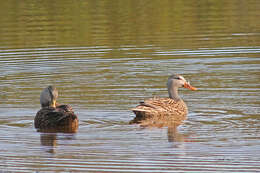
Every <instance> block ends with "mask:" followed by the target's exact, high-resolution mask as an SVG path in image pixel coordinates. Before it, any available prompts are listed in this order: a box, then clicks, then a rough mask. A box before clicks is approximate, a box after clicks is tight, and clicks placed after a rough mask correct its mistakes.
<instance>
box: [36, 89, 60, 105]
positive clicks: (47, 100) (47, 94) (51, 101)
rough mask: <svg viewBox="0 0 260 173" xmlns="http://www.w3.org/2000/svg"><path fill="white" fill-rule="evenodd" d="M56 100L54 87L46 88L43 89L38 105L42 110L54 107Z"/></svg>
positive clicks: (56, 91)
mask: <svg viewBox="0 0 260 173" xmlns="http://www.w3.org/2000/svg"><path fill="white" fill-rule="evenodd" d="M57 98H58V90H57V89H56V88H55V87H54V86H51V85H50V86H48V87H47V88H44V89H43V91H42V93H41V96H40V103H41V106H42V108H44V107H54V108H55V107H56V100H57Z"/></svg>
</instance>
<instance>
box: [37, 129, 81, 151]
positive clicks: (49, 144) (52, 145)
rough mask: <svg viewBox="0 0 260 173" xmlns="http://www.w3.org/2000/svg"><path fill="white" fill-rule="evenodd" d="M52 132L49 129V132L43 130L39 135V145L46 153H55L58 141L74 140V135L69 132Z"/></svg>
mask: <svg viewBox="0 0 260 173" xmlns="http://www.w3.org/2000/svg"><path fill="white" fill-rule="evenodd" d="M60 132H61V131H54V130H53V129H50V131H47V130H45V131H44V132H41V134H40V141H41V145H42V146H44V149H46V152H48V153H52V154H54V153H56V147H57V145H58V141H59V140H74V139H75V135H76V133H73V132H71V130H69V131H65V130H64V131H62V133H60Z"/></svg>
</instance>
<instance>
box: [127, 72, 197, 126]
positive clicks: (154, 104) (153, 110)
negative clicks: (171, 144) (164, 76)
mask: <svg viewBox="0 0 260 173" xmlns="http://www.w3.org/2000/svg"><path fill="white" fill-rule="evenodd" d="M167 87H168V93H169V97H168V98H160V97H154V98H150V99H147V100H145V101H144V102H140V105H138V106H137V107H136V108H134V109H132V111H133V112H134V113H135V115H136V117H135V118H134V119H133V120H132V121H130V123H131V124H132V123H141V124H142V125H143V126H168V125H172V124H174V125H180V124H181V123H182V122H183V120H185V119H186V117H187V113H188V108H187V106H186V104H185V102H184V101H183V100H182V99H181V98H180V96H179V95H178V88H180V87H184V88H188V89H190V90H197V89H196V88H195V87H193V86H191V85H190V83H189V82H188V81H186V80H185V79H184V77H182V76H180V75H172V76H170V77H169V78H168V82H167Z"/></svg>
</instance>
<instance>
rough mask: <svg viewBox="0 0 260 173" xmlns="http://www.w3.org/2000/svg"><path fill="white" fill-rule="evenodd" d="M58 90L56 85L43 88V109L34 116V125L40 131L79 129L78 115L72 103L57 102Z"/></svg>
mask: <svg viewBox="0 0 260 173" xmlns="http://www.w3.org/2000/svg"><path fill="white" fill-rule="evenodd" d="M57 98H58V90H57V89H56V87H55V86H52V85H50V86H48V87H46V88H44V89H43V91H42V92H41V95H40V104H41V109H40V110H39V111H38V112H37V113H36V116H35V118H34V127H35V128H36V129H37V131H40V132H68V133H75V132H77V130H78V122H79V120H78V116H77V115H76V114H75V113H74V111H73V109H72V107H71V106H70V105H60V104H59V103H57Z"/></svg>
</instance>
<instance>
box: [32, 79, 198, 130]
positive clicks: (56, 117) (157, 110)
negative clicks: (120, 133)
mask: <svg viewBox="0 0 260 173" xmlns="http://www.w3.org/2000/svg"><path fill="white" fill-rule="evenodd" d="M167 87H168V93H169V98H159V97H155V98H150V99H147V100H145V101H144V102H140V104H139V105H138V106H137V107H136V108H134V109H132V111H133V112H134V113H135V115H136V117H135V118H134V119H133V120H132V121H130V123H131V124H132V123H140V124H142V125H144V126H146V125H147V126H149V125H156V126H158V125H159V126H164V125H169V124H175V125H179V124H181V123H182V121H183V120H185V119H186V116H187V113H188V109H187V106H186V104H185V103H184V101H183V100H182V99H181V98H180V97H179V95H178V88H180V87H185V88H188V89H190V90H197V89H196V88H195V87H193V86H191V85H190V84H189V82H187V81H186V80H185V78H184V77H182V76H180V75H172V76H170V77H169V78H168V82H167ZM57 98H58V91H57V89H56V88H55V87H53V86H48V87H47V88H45V89H44V90H43V91H42V93H41V96H40V103H41V107H42V108H41V109H40V110H39V111H38V112H37V114H36V116H35V119H34V126H35V128H36V129H38V131H42V132H44V131H47V132H50V131H55V132H76V131H77V129H78V117H77V115H75V113H74V112H73V110H72V108H71V106H69V105H59V104H58V103H57V102H56V100H57Z"/></svg>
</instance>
